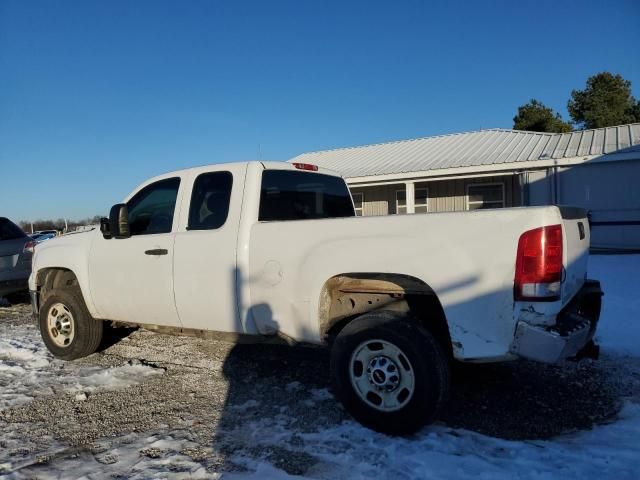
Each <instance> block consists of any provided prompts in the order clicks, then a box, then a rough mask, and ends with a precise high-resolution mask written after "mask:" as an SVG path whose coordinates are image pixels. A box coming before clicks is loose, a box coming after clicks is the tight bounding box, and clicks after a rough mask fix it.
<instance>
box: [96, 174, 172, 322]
mask: <svg viewBox="0 0 640 480" xmlns="http://www.w3.org/2000/svg"><path fill="white" fill-rule="evenodd" d="M180 184H181V178H180V177H177V176H176V177H171V178H164V179H161V180H157V181H153V182H151V183H149V184H148V185H146V186H143V187H142V188H141V189H140V190H138V192H137V193H135V195H133V196H132V197H131V199H130V200H129V201H128V202H127V207H128V212H129V228H130V232H131V237H129V238H111V239H105V238H103V237H102V236H97V237H96V239H95V240H94V242H93V245H92V248H91V254H90V259H89V279H90V281H89V288H90V290H91V296H92V299H93V302H94V305H95V306H96V309H97V310H98V313H99V316H100V318H104V319H109V320H120V321H128V322H135V323H147V324H154V325H168V326H180V321H179V319H178V314H177V311H176V307H175V302H174V298H173V271H172V270H173V248H174V247H173V245H174V233H172V231H173V229H174V224H177V219H176V217H177V215H176V203H177V200H178V198H179V196H178V193H179V190H180Z"/></svg>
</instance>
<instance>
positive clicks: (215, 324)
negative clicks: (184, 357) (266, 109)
mask: <svg viewBox="0 0 640 480" xmlns="http://www.w3.org/2000/svg"><path fill="white" fill-rule="evenodd" d="M246 169H247V165H246V164H244V163H242V164H237V165H233V164H232V165H226V166H224V167H221V168H216V167H206V169H201V170H196V171H194V172H193V173H192V176H191V178H190V179H189V180H188V183H189V187H190V188H189V189H188V190H186V192H190V193H189V194H188V195H185V198H184V205H185V207H184V209H183V210H184V211H185V212H188V215H184V216H183V217H184V218H183V219H182V220H181V224H180V226H179V228H178V232H177V233H176V241H175V257H174V281H175V286H174V291H175V299H176V306H177V308H178V313H179V315H180V320H181V321H182V325H183V327H184V328H194V329H201V330H215V331H220V332H242V331H243V329H242V327H241V324H240V319H239V314H238V307H237V303H236V301H237V296H238V292H237V290H236V279H237V278H238V276H239V275H241V272H238V271H237V268H236V249H237V238H238V228H239V222H240V214H241V211H242V200H243V189H244V179H245V175H246Z"/></svg>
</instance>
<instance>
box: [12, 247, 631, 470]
mask: <svg viewBox="0 0 640 480" xmlns="http://www.w3.org/2000/svg"><path fill="white" fill-rule="evenodd" d="M590 277H592V278H596V279H599V280H601V282H602V286H603V289H604V291H605V298H604V310H603V313H602V317H601V323H600V326H599V331H598V335H597V338H598V340H599V341H600V343H601V345H602V352H603V355H604V356H605V357H607V358H613V359H618V360H619V361H620V362H624V365H626V366H627V367H628V369H627V370H625V369H618V370H616V371H618V372H626V373H624V375H628V378H625V379H622V381H624V382H629V383H633V382H636V384H637V383H638V382H639V381H640V380H639V379H640V295H638V294H639V293H640V255H625V256H622V255H620V256H617V255H603V256H592V257H591V259H590ZM16 328H18V331H16ZM16 333H17V334H16ZM618 360H616V361H618ZM156 374H159V373H158V369H153V368H150V367H146V366H145V365H140V364H137V365H136V364H132V365H126V366H122V367H116V368H106V367H99V366H92V365H81V364H80V365H77V364H69V363H64V362H58V361H56V360H53V359H52V358H51V356H50V355H49V354H48V353H47V352H46V351H45V349H44V346H43V345H42V344H41V342H40V341H39V339H38V338H37V336H36V335H35V334H34V329H33V328H28V327H27V326H26V325H25V326H24V327H23V328H22V327H20V326H19V327H15V326H14V327H13V330H12V332H11V336H8V335H7V332H6V331H3V326H2V324H1V323H0V387H1V388H2V390H1V392H0V410H2V409H3V408H6V407H8V406H10V405H14V404H18V403H23V402H28V401H30V399H31V398H34V397H35V396H38V395H48V394H51V393H53V392H55V391H59V390H60V389H62V390H63V391H66V392H70V393H74V392H76V393H77V394H82V393H85V392H88V393H91V391H93V390H95V389H105V388H122V387H125V386H127V385H130V384H132V383H135V382H140V381H144V379H145V377H146V376H148V375H156ZM304 388H305V386H304V385H303V384H301V383H300V382H297V381H296V382H291V383H289V384H287V385H286V387H285V389H286V391H287V392H291V393H293V392H296V391H298V390H300V389H304ZM634 391H636V392H637V391H639V389H637V388H636V389H634ZM310 395H311V396H310V399H308V400H306V402H308V408H310V409H313V408H314V404H315V402H322V401H330V399H331V394H330V392H329V391H328V390H326V389H313V390H312V391H311V392H310ZM261 401H262V399H253V400H248V401H247V402H245V403H242V404H239V405H236V406H232V407H231V408H233V409H235V410H236V411H237V412H244V411H250V410H251V409H252V408H254V407H256V406H257V405H259V404H260V402H261ZM513 401H518V400H517V398H514V399H513ZM621 401H622V402H623V403H624V406H623V408H622V410H621V411H620V413H619V414H618V417H617V418H616V419H615V420H614V421H612V422H611V423H608V424H605V425H599V426H596V427H594V428H593V429H592V430H590V431H582V432H574V433H571V434H565V435H561V436H559V437H556V438H553V439H550V440H530V441H510V440H503V439H498V438H494V437H490V436H486V435H482V434H479V433H475V432H471V431H468V430H463V429H454V428H449V427H447V426H445V425H442V424H436V425H433V426H430V427H427V428H425V429H423V430H422V431H421V432H419V433H418V434H416V435H414V436H412V437H408V438H397V437H396V438H394V437H388V436H385V435H382V434H378V433H374V432H372V431H370V430H367V429H365V428H363V427H362V426H360V425H359V424H357V423H355V422H353V421H344V422H342V423H340V424H337V425H331V426H328V427H327V428H324V429H320V430H318V431H311V432H308V431H302V430H296V429H293V428H291V425H292V422H291V418H290V417H288V416H287V410H286V408H283V409H282V410H281V412H282V413H281V414H280V415H276V416H274V417H271V418H265V417H256V419H255V420H254V421H253V422H252V423H251V424H250V427H249V428H248V429H244V430H242V431H241V432H237V435H239V436H242V437H244V438H243V440H244V443H245V444H246V445H247V449H246V451H240V452H234V453H233V456H234V458H233V459H234V462H236V463H237V464H239V465H244V466H245V467H246V468H247V470H248V472H237V473H225V474H223V475H221V474H219V473H216V472H211V471H210V470H205V469H204V468H203V467H202V466H201V464H200V463H199V462H198V461H197V456H196V457H194V456H193V455H186V454H185V452H189V449H193V448H198V445H196V444H194V443H193V441H192V437H191V436H190V434H189V430H188V429H183V430H174V431H170V432H167V431H166V430H164V431H157V432H144V433H129V434H126V435H125V434H123V436H122V437H120V438H119V444H118V445H115V446H114V444H113V443H110V444H109V447H108V448H107V447H104V448H105V451H104V452H103V453H100V442H98V445H97V446H96V447H94V450H95V449H96V448H97V452H98V453H97V456H96V451H93V452H92V453H89V452H87V451H86V450H80V451H78V452H76V453H74V454H65V455H62V454H61V455H60V456H59V457H58V458H57V459H56V460H55V461H51V462H50V463H49V464H48V467H47V469H46V470H43V469H42V468H40V469H38V470H37V471H36V472H35V473H37V477H38V478H41V479H50V478H51V479H53V478H105V477H117V478H131V479H142V478H178V479H179V478H214V479H217V478H220V477H222V478H229V479H247V478H252V479H291V478H299V477H293V476H291V475H288V474H287V473H285V472H284V471H282V470H279V469H278V468H276V467H275V466H273V465H271V464H270V463H269V462H268V461H267V460H266V459H265V458H261V457H260V456H259V455H258V456H256V455H255V454H252V453H251V450H252V449H254V450H255V449H256V448H257V447H260V446H263V447H267V448H271V447H273V446H285V447H286V450H287V451H288V452H295V453H301V454H307V455H310V456H312V457H314V458H315V459H317V460H318V462H317V463H316V464H315V465H313V466H312V467H311V468H310V469H309V470H307V471H306V472H305V474H304V475H305V478H318V479H330V478H345V477H349V478H351V479H354V480H355V479H360V478H363V479H364V478H385V479H405V478H409V479H412V478H415V479H417V478H439V479H440V478H442V479H467V478H469V479H474V480H475V479H485V478H486V479H501V478H509V479H511V478H519V479H536V480H538V479H569V478H572V479H573V478H595V477H596V476H598V477H599V476H603V475H606V477H608V478H615V479H616V480H626V479H629V480H631V479H634V480H635V479H638V478H640V398H638V397H637V396H634V397H631V398H623V399H621ZM478 414H479V415H482V413H481V412H479V413H478ZM1 441H2V439H1V438H0V442H1ZM60 448H61V449H64V446H62V445H61V446H60ZM200 448H201V447H200ZM207 448H214V447H213V446H209V447H207ZM139 452H145V453H144V454H140V453H139ZM96 458H97V459H98V461H97V460H96ZM0 467H2V465H0ZM28 471H29V470H28V469H26V470H24V471H23V472H28ZM14 472H16V473H9V474H8V476H7V478H9V479H13V478H16V479H18V478H26V477H24V476H21V475H25V474H26V475H28V473H21V471H18V470H14Z"/></svg>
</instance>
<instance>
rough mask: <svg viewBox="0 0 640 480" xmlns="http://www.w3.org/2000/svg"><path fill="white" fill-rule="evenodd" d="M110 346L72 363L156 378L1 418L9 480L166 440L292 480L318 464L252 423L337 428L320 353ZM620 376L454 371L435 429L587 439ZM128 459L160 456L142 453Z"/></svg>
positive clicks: (142, 338)
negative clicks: (260, 437) (149, 439)
mask: <svg viewBox="0 0 640 480" xmlns="http://www.w3.org/2000/svg"><path fill="white" fill-rule="evenodd" d="M0 322H3V323H4V324H5V325H9V326H21V327H22V328H27V329H31V328H33V330H34V332H35V329H36V327H35V325H33V324H32V320H31V317H30V312H29V307H28V305H26V304H24V305H17V306H13V307H8V306H5V307H0ZM28 331H30V330H28ZM111 343H113V344H112V345H110V346H108V347H107V348H105V349H103V350H102V351H100V352H99V353H96V354H94V355H91V356H90V357H88V358H85V359H82V360H78V361H76V362H73V364H74V365H78V364H80V365H95V366H102V367H115V366H122V365H145V366H148V367H152V368H154V369H159V371H161V373H162V374H158V375H151V376H149V377H147V378H145V379H144V380H143V381H142V383H138V384H136V385H132V386H128V387H127V388H122V389H114V390H101V389H97V390H95V391H92V392H91V393H90V394H88V395H85V398H82V397H81V398H80V399H79V398H78V396H77V395H74V394H72V393H66V392H64V391H55V389H54V391H52V392H49V393H46V392H45V394H42V395H38V396H35V398H34V399H33V400H32V401H30V402H27V403H24V404H22V405H16V406H10V407H8V408H6V409H4V410H0V450H2V449H5V456H6V458H5V460H6V459H7V458H9V459H10V460H11V463H12V465H13V467H12V469H13V470H12V471H13V472H14V474H15V473H16V472H19V471H24V472H29V473H30V474H33V473H34V472H36V473H37V470H33V469H34V468H36V467H37V466H41V467H42V468H46V465H47V464H48V463H49V462H53V461H55V460H56V458H61V457H65V456H73V455H80V454H83V455H92V456H93V457H94V458H95V460H96V461H97V462H98V463H102V464H109V463H110V462H113V461H114V459H113V458H111V457H110V456H109V454H108V452H109V451H110V449H111V448H113V446H114V445H118V444H122V443H127V439H128V438H130V435H131V434H135V433H149V434H151V433H154V432H176V431H179V432H182V434H183V435H185V436H186V437H187V438H188V439H189V440H190V442H192V443H191V445H192V447H190V448H189V449H187V450H186V451H183V452H181V453H182V454H184V455H187V456H189V457H191V459H193V460H194V461H196V462H198V463H200V464H201V465H203V466H205V467H206V469H207V471H215V472H220V471H237V470H242V468H243V467H242V465H237V464H235V463H234V461H233V458H234V454H235V453H236V452H238V451H242V452H243V454H244V455H245V456H246V455H248V456H250V457H255V458H262V459H266V460H268V461H269V462H270V463H271V464H273V465H274V466H276V467H278V468H281V469H283V470H285V471H286V472H288V473H291V474H302V473H305V472H307V471H308V470H309V469H310V468H312V467H313V465H314V464H315V463H316V461H317V460H316V459H315V458H314V457H313V456H312V455H310V454H308V453H300V452H299V450H294V449H290V448H288V444H286V443H283V444H276V443H274V444H272V445H270V446H266V447H265V446H264V445H262V446H260V447H256V444H255V442H253V441H252V435H254V434H255V425H256V421H258V420H263V421H264V420H265V419H270V421H273V422H274V425H275V424H279V423H278V422H280V424H281V423H282V422H284V423H286V428H288V429H289V430H296V431H300V432H313V431H319V430H322V429H323V428H326V427H327V426H328V425H336V424H339V423H340V422H342V421H343V420H345V419H346V418H348V415H347V414H346V413H345V412H344V411H343V409H342V408H341V406H340V405H339V404H338V402H337V401H336V400H335V399H334V398H333V396H332V395H331V393H330V385H329V373H328V371H329V369H328V354H327V352H326V351H325V350H324V349H321V348H303V347H295V348H294V347H285V346H275V345H232V344H228V343H222V342H216V341H211V340H202V339H197V338H191V337H177V336H168V335H160V334H155V333H151V332H147V331H144V330H136V331H130V333H129V335H127V336H124V338H113V339H112V340H111ZM58 368H62V369H64V368H65V366H64V365H62V366H61V367H58ZM628 369H629V366H628V365H627V364H625V363H622V362H620V361H619V360H617V359H616V358H613V357H612V358H609V357H607V356H604V358H602V359H601V360H599V361H591V360H583V361H581V362H579V363H572V362H566V363H563V364H561V365H557V366H549V365H542V364H537V363H533V362H526V361H519V362H511V363H504V364H495V365H455V366H454V368H453V380H454V385H453V388H452V397H451V399H450V401H449V403H448V407H447V409H446V411H445V412H444V414H443V415H442V416H441V418H440V420H439V421H440V422H441V423H443V424H445V425H447V426H449V427H455V428H464V429H467V430H471V431H474V432H479V433H482V434H487V435H491V436H494V437H499V438H504V439H543V438H549V437H552V436H555V435H558V434H560V433H565V432H571V431H576V430H580V429H588V428H590V427H591V426H592V425H594V423H601V422H606V421H607V420H608V419H610V418H612V417H613V416H615V414H616V413H617V412H618V410H619V409H620V407H621V402H620V400H619V399H620V397H621V396H628V395H631V394H637V392H630V391H629V389H631V388H637V385H638V383H639V382H633V383H630V382H628V381H618V380H616V379H624V378H626V379H628V378H629V375H635V378H636V379H637V378H638V373H637V372H638V370H636V371H635V372H628V371H625V372H621V370H628ZM633 385H636V386H635V387H634V386H633ZM0 387H2V386H1V385H0ZM283 413H286V415H283ZM17 445H19V446H17ZM52 452H53V453H52ZM138 454H139V455H141V456H151V457H153V456H154V455H158V454H159V453H158V452H156V451H154V450H153V449H144V450H141V451H139V452H138ZM17 460H20V461H19V462H17ZM0 464H2V459H0ZM16 465H19V466H18V468H17V469H15V466H16ZM1 473H2V472H0V474H1ZM0 476H1V475H0Z"/></svg>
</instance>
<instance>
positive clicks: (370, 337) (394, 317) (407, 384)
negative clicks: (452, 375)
mask: <svg viewBox="0 0 640 480" xmlns="http://www.w3.org/2000/svg"><path fill="white" fill-rule="evenodd" d="M331 379H332V383H333V389H334V392H335V394H336V395H337V397H338V398H339V399H340V401H341V402H342V404H343V405H344V406H345V408H346V409H347V411H348V412H349V413H350V414H351V415H352V416H353V417H354V418H355V419H356V420H358V421H359V422H360V423H362V424H363V425H365V426H367V427H369V428H371V429H373V430H376V431H379V432H382V433H388V434H392V435H403V434H410V433H414V432H416V431H417V430H419V429H420V428H422V427H423V426H424V425H426V424H428V423H431V422H432V421H433V420H434V418H435V417H436V416H437V414H438V412H439V411H440V409H441V407H442V405H443V403H444V402H445V400H446V399H447V397H448V394H449V387H450V380H449V360H448V357H447V356H446V354H445V353H444V350H443V349H442V348H441V346H440V345H439V344H438V342H437V341H436V340H435V338H434V337H433V336H432V335H431V334H430V333H429V332H428V331H427V330H426V329H424V328H422V327H421V326H419V325H417V324H416V323H415V322H413V321H412V320H411V319H409V318H407V317H406V316H405V315H404V314H399V313H396V312H387V311H380V312H372V313H368V314H365V315H362V316H361V317H358V318H357V319H355V320H353V321H352V322H351V323H349V324H348V325H347V326H346V327H344V328H343V329H342V331H341V332H340V333H339V334H338V336H337V337H336V339H335V341H334V343H333V346H332V349H331ZM376 397H377V398H376Z"/></svg>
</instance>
